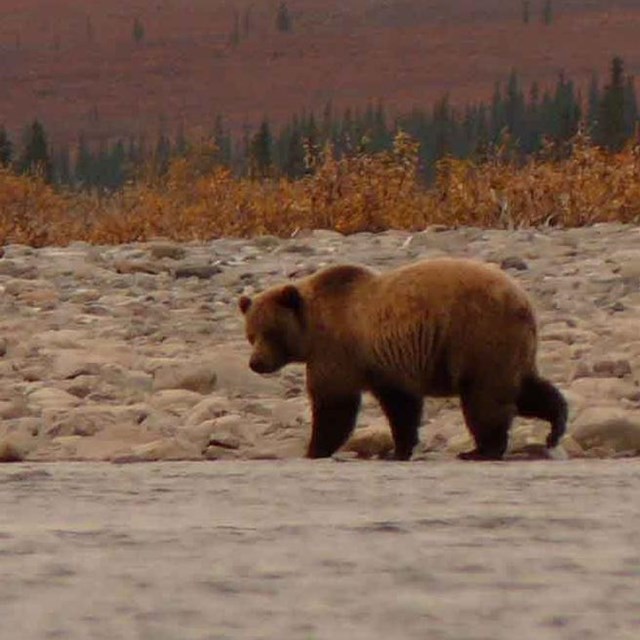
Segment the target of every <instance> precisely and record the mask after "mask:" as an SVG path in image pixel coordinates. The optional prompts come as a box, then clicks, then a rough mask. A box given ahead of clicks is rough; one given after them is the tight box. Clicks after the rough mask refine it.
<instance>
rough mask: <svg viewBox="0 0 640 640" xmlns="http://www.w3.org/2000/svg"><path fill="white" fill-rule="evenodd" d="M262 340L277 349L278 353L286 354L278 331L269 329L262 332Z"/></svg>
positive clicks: (285, 347) (283, 341)
mask: <svg viewBox="0 0 640 640" xmlns="http://www.w3.org/2000/svg"><path fill="white" fill-rule="evenodd" d="M264 339H265V340H266V341H267V342H268V343H269V344H270V345H271V346H272V347H275V348H276V349H278V350H279V351H281V352H283V353H286V351H287V345H286V344H285V340H284V338H283V336H282V333H281V332H280V331H277V330H275V329H269V330H267V331H265V332H264Z"/></svg>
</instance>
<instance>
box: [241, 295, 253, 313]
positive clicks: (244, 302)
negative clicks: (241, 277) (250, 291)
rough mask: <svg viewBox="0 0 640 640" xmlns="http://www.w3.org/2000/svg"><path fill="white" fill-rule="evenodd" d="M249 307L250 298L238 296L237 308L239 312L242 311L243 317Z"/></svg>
mask: <svg viewBox="0 0 640 640" xmlns="http://www.w3.org/2000/svg"><path fill="white" fill-rule="evenodd" d="M250 306H251V298H250V297H249V296H240V300H238V307H240V311H242V313H243V315H244V314H246V313H247V311H249V307H250Z"/></svg>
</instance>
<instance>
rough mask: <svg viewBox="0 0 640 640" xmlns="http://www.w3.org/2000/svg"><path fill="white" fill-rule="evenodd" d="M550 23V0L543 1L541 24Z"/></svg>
mask: <svg viewBox="0 0 640 640" xmlns="http://www.w3.org/2000/svg"><path fill="white" fill-rule="evenodd" d="M552 21H553V8H552V7H551V0H544V6H543V7H542V22H543V23H544V24H546V25H549V24H551V22H552Z"/></svg>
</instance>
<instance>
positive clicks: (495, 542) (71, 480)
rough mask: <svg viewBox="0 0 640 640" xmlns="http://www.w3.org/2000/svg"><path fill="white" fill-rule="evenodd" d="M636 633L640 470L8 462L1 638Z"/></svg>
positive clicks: (0, 487) (638, 465)
mask: <svg viewBox="0 0 640 640" xmlns="http://www.w3.org/2000/svg"><path fill="white" fill-rule="evenodd" d="M223 638H229V639H237V638H250V639H260V638H269V639H271V638H273V639H276V638H277V639H278V640H288V639H300V640H315V639H318V640H320V639H323V640H324V639H326V640H329V639H331V640H333V639H345V640H360V639H362V640H371V639H373V640H377V639H378V638H380V639H383V638H384V639H385V640H386V639H390V640H391V639H396V638H398V639H405V638H407V639H414V638H415V639H416V640H417V639H420V640H424V639H428V640H438V639H443V640H444V639H446V640H449V639H451V640H453V639H455V640H458V639H459V640H476V639H477V640H480V639H483V640H484V639H486V640H501V639H503V638H504V639H506V638H509V639H511V638H517V639H519V640H529V639H531V640H546V639H556V638H561V639H565V638H566V639H567V640H568V639H571V640H573V639H575V640H589V639H591V638H593V639H598V640H604V639H607V640H617V639H619V638H620V639H625V640H626V639H628V640H632V639H633V640H637V639H638V638H640V461H638V460H606V461H605V460H602V461H599V460H583V461H564V462H559V461H540V462H507V463H463V462H457V461H456V462H454V461H427V462H424V461H423V462H411V463H394V462H372V461H371V462H353V463H342V464H341V463H337V462H335V461H326V460H325V461H322V460H321V461H304V460H296V461H283V462H274V461H260V462H256V461H247V462H208V463H167V462H164V463H158V464H141V465H122V466H116V465H110V464H106V463H102V464H89V463H71V464H66V463H58V464H37V465H34V464H19V465H4V466H0V640H36V639H37V640H41V639H42V640H44V639H61V640H62V639H64V640H90V639H91V640H92V639H105V640H120V639H123V640H129V639H136V640H137V639H141V640H165V639H166V640H192V639H198V640H200V639H210V640H214V639H215V640H218V639H220V640H222V639H223Z"/></svg>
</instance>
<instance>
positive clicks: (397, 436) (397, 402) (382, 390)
mask: <svg viewBox="0 0 640 640" xmlns="http://www.w3.org/2000/svg"><path fill="white" fill-rule="evenodd" d="M372 393H373V395H374V396H375V398H376V399H377V400H378V402H379V403H380V406H381V407H382V410H383V411H384V414H385V415H386V416H387V420H389V425H390V426H391V433H392V434H393V442H394V445H395V451H394V457H395V459H396V460H408V459H409V458H410V457H411V454H412V453H413V449H414V448H415V446H416V444H418V427H419V426H420V419H421V418H422V407H423V399H422V398H421V397H417V396H414V395H413V394H411V393H407V392H406V391H402V390H400V389H396V388H394V387H389V386H381V387H376V388H374V389H372Z"/></svg>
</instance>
